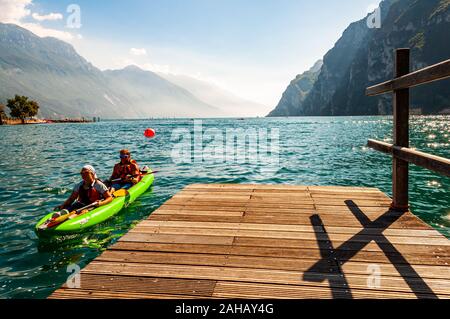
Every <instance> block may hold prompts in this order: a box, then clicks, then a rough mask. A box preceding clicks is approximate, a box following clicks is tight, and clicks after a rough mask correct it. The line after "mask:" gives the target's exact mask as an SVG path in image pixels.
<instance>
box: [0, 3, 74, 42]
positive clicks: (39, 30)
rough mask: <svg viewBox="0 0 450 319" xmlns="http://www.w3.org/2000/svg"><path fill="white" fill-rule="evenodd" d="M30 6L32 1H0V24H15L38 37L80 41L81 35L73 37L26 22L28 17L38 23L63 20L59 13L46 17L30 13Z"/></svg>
mask: <svg viewBox="0 0 450 319" xmlns="http://www.w3.org/2000/svg"><path fill="white" fill-rule="evenodd" d="M32 6H33V0H0V22H3V23H14V24H17V25H18V26H20V27H22V28H25V29H27V30H29V31H31V32H33V33H34V34H36V35H37V36H39V37H54V38H58V39H60V40H63V41H67V42H70V41H72V40H74V39H81V38H80V36H81V35H78V36H76V37H75V36H74V35H73V34H71V33H70V32H66V31H63V30H58V29H52V28H47V27H44V26H43V25H41V24H40V23H35V22H26V18H29V17H30V16H31V17H33V18H34V19H35V20H37V21H39V22H42V21H46V20H61V19H63V18H64V17H63V16H62V15H61V14H59V13H50V14H47V15H39V14H37V13H32V12H31V9H30V7H32Z"/></svg>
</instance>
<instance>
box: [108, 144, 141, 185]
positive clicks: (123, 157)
mask: <svg viewBox="0 0 450 319" xmlns="http://www.w3.org/2000/svg"><path fill="white" fill-rule="evenodd" d="M141 177H142V176H141V171H140V169H139V166H138V164H137V162H136V161H135V160H134V159H132V158H131V153H130V151H129V150H121V151H120V163H118V164H116V165H114V170H113V173H112V175H111V178H110V179H109V181H110V183H111V187H112V189H111V191H112V192H114V190H117V189H129V188H130V187H132V186H133V185H136V184H137V183H139V181H140V180H141Z"/></svg>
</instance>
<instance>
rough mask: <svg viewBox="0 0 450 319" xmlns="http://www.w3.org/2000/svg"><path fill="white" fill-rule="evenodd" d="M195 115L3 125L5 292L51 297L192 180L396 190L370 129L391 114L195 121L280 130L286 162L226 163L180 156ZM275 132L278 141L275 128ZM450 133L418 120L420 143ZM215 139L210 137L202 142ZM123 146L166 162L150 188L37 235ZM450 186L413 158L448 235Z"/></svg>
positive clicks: (0, 258)
mask: <svg viewBox="0 0 450 319" xmlns="http://www.w3.org/2000/svg"><path fill="white" fill-rule="evenodd" d="M193 124H194V122H193V121H192V120H189V119H186V120H170V119H168V120H146V121H111V122H101V123H92V124H55V125H33V126H3V127H2V126H0V149H1V153H0V298H45V297H47V296H48V295H49V294H50V293H51V292H52V291H54V290H55V289H56V288H58V287H59V286H60V285H61V284H62V283H64V282H65V280H66V279H67V276H68V275H69V274H68V273H67V265H69V264H73V263H76V264H78V265H80V266H81V267H84V266H85V265H86V264H87V263H89V262H90V261H91V260H92V259H93V258H95V257H96V256H98V255H99V254H100V253H101V252H102V250H104V249H105V248H106V247H107V246H108V245H110V244H112V243H114V242H115V241H117V240H118V238H120V237H121V236H122V235H124V234H125V233H126V232H127V231H128V230H129V229H130V228H131V227H133V225H135V224H137V223H138V222H139V221H141V220H142V219H144V218H146V217H147V216H149V215H150V214H151V212H152V211H154V210H155V209H156V208H158V207H159V206H160V205H161V204H162V203H163V202H164V201H166V200H167V199H169V198H170V197H171V196H172V195H174V194H175V193H176V192H177V191H179V190H180V189H182V188H183V187H184V186H186V185H188V184H192V183H271V184H274V183H275V184H276V183H285V184H298V185H342V186H367V187H378V188H380V189H381V190H382V191H384V192H386V193H388V194H391V159H390V157H389V156H387V155H384V154H381V153H378V152H375V151H372V150H369V149H368V148H367V147H366V143H367V139H369V138H374V139H379V140H384V141H387V142H390V141H392V139H391V137H392V118H391V117H339V118H333V117H327V118H286V119H246V120H236V119H225V120H224V119H220V120H216V119H212V120H203V122H202V128H200V129H198V127H197V131H199V130H206V131H208V130H210V131H211V130H212V131H213V132H215V133H216V136H217V135H218V136H219V137H220V134H221V133H222V134H223V136H224V138H226V136H227V135H225V133H226V132H227V130H232V129H233V130H234V129H241V130H243V131H244V132H250V133H251V134H254V133H255V132H256V134H259V133H260V132H264V130H265V129H278V130H279V139H278V145H279V161H278V162H273V161H269V162H267V161H265V160H264V158H263V159H262V160H261V161H253V160H249V161H247V162H246V163H238V162H236V161H232V160H227V161H225V162H224V161H222V160H221V158H220V154H215V155H214V154H212V153H211V154H210V155H205V159H206V161H205V162H201V161H194V162H193V163H189V159H190V158H189V154H187V155H186V154H185V156H184V157H181V158H180V157H174V156H173V154H174V152H173V150H174V149H175V150H176V149H178V148H180V145H181V144H180V141H181V140H182V139H183V137H181V135H180V136H178V133H183V132H184V141H185V142H186V141H187V137H189V132H191V133H194V126H193ZM197 124H198V123H197ZM197 126H198V125H197ZM148 127H151V128H154V129H155V130H156V131H157V137H156V138H155V139H151V140H150V139H146V138H145V137H144V136H143V131H144V130H145V129H146V128H148ZM183 130H184V131H183ZM186 130H187V131H186ZM212 131H211V132H212ZM200 132H201V131H200ZM270 132H272V133H273V132H276V131H270ZM197 133H198V132H197ZM251 134H250V135H251ZM274 134H275V133H274ZM192 136H193V137H194V134H192ZM273 137H274V139H273V140H272V142H274V141H276V139H275V138H276V134H275V135H273ZM196 138H198V136H197V137H196ZM449 139H450V117H448V116H435V117H433V116H430V117H413V118H412V119H411V145H412V147H415V148H417V149H419V150H422V151H425V152H430V153H432V154H436V155H440V156H444V157H447V158H450V147H449V145H450V141H449ZM219 140H220V139H219ZM216 141H217V139H216ZM197 142H198V141H197ZM208 143H209V140H208V138H206V137H205V139H204V141H203V145H204V146H205V145H207V144H208ZM183 145H185V144H183ZM272 145H276V143H275V144H272ZM192 147H193V148H194V147H195V146H192ZM122 148H129V149H130V150H131V151H132V152H133V154H134V157H135V158H136V159H137V160H138V162H139V163H140V164H148V165H150V166H151V167H152V168H153V169H155V170H159V171H160V173H158V174H157V175H156V181H155V184H154V187H153V188H152V190H151V191H149V192H147V193H146V194H144V195H143V196H142V197H141V198H140V199H139V200H138V201H137V202H135V203H134V204H132V205H131V206H130V207H128V208H126V209H124V210H123V211H122V212H121V213H120V214H119V215H117V216H116V217H114V218H113V219H111V220H109V221H107V222H105V223H103V224H101V225H98V226H97V227H96V228H94V229H92V230H91V231H90V232H88V233H85V234H81V235H76V236H70V237H64V238H55V239H53V240H45V241H44V240H39V239H38V238H37V236H36V235H35V234H34V231H33V229H34V225H35V224H36V222H37V221H38V219H39V218H40V217H42V216H43V215H44V214H46V213H47V212H48V211H49V210H51V208H52V207H54V206H56V205H57V204H60V203H62V202H63V201H64V200H65V198H66V197H67V196H68V195H69V193H70V191H71V189H72V187H73V185H74V183H76V182H78V181H79V178H80V177H79V170H80V168H81V167H82V166H83V165H85V164H88V163H89V164H92V165H94V166H95V167H96V168H97V171H98V174H99V176H100V177H101V178H107V177H109V174H110V172H111V170H112V167H113V165H114V163H115V162H116V161H117V157H118V153H117V152H118V150H120V149H122ZM185 150H186V149H185ZM241 151H243V152H244V153H245V150H241ZM249 152H250V153H251V151H249ZM195 154H196V153H195V152H193V153H192V156H194V159H195V156H196V155H195ZM274 154H276V152H273V153H271V154H270V155H271V156H272V157H271V159H273V158H275V157H274ZM277 158H278V157H277ZM197 159H198V158H197ZM449 190H450V181H449V179H448V178H445V177H442V176H439V175H436V174H433V173H431V172H430V171H428V170H425V169H421V168H418V167H415V166H412V167H411V181H410V196H411V204H412V210H413V212H414V213H415V214H416V215H418V216H419V217H420V218H422V219H423V220H425V221H426V222H427V223H429V224H431V225H432V226H433V227H435V228H436V229H438V230H439V231H441V232H442V233H443V234H445V235H446V236H448V237H450V217H449V216H450V196H449Z"/></svg>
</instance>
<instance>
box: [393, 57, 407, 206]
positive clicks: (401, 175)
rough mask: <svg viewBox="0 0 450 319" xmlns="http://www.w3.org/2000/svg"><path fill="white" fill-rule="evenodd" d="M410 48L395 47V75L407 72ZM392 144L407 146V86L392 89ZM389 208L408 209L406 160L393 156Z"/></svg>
mask: <svg viewBox="0 0 450 319" xmlns="http://www.w3.org/2000/svg"><path fill="white" fill-rule="evenodd" d="M409 64H410V50H409V49H397V50H396V57H395V74H394V76H395V77H401V76H403V75H406V74H408V73H409ZM393 108H394V145H395V146H400V147H409V88H408V89H401V90H395V91H394V105H393ZM392 166H393V169H392V194H393V202H392V205H391V208H392V209H394V210H398V211H407V210H408V209H409V197H408V171H409V169H408V162H406V161H404V160H401V159H399V158H397V157H396V156H395V155H394V156H393V165H392Z"/></svg>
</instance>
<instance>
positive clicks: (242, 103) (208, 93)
mask: <svg viewBox="0 0 450 319" xmlns="http://www.w3.org/2000/svg"><path fill="white" fill-rule="evenodd" d="M160 76H161V77H163V78H165V79H166V80H168V81H170V82H172V83H175V84H177V85H178V86H180V87H183V88H185V89H187V90H188V91H189V92H191V93H192V94H193V95H194V96H195V97H196V98H198V99H199V100H201V101H204V102H205V103H207V104H210V105H214V106H216V107H218V108H219V109H221V110H222V111H223V112H224V113H226V114H228V115H232V116H241V117H255V116H258V115H260V114H261V111H260V110H261V109H262V108H264V106H263V105H261V104H258V103H255V102H251V101H247V100H245V99H242V98H240V97H237V96H236V95H234V94H233V93H231V92H228V91H226V90H224V89H222V88H220V87H218V86H216V85H213V84H211V83H208V82H205V81H202V80H198V79H195V78H192V77H190V76H186V75H174V74H160Z"/></svg>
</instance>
